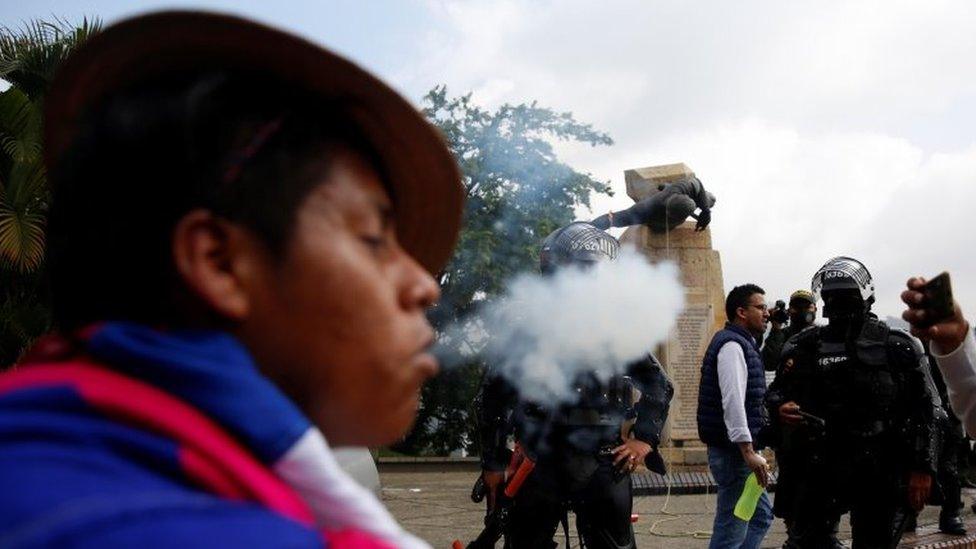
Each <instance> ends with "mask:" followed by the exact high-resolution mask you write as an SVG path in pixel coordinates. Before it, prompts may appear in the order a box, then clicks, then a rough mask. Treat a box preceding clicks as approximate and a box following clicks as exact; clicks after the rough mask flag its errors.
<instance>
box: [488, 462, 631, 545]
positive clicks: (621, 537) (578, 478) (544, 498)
mask: <svg viewBox="0 0 976 549" xmlns="http://www.w3.org/2000/svg"><path fill="white" fill-rule="evenodd" d="M569 508H572V510H573V511H574V512H575V513H576V523H577V529H578V530H579V535H580V536H581V537H582V538H583V543H584V544H585V547H587V549H633V548H636V545H635V543H634V529H633V526H632V525H631V523H630V514H631V511H632V509H633V491H632V487H631V482H630V475H629V474H623V475H621V474H617V473H616V472H615V467H614V466H613V463H612V459H611V457H610V456H579V455H577V456H563V459H548V460H546V461H540V462H539V463H538V464H537V465H536V468H535V470H533V471H532V474H531V475H530V476H529V478H528V480H527V481H526V483H525V484H524V485H523V486H522V489H521V490H519V493H518V494H517V495H516V496H515V501H514V504H513V506H512V508H511V511H510V515H509V522H508V529H507V532H506V534H505V547H506V548H508V549H545V548H548V547H555V546H556V543H555V542H554V541H553V538H554V537H555V535H556V531H557V528H558V527H559V524H560V522H561V519H562V518H563V517H564V516H566V511H567V509H569Z"/></svg>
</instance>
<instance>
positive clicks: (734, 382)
mask: <svg viewBox="0 0 976 549" xmlns="http://www.w3.org/2000/svg"><path fill="white" fill-rule="evenodd" d="M717 369H718V386H719V389H720V390H721V391H722V416H723V417H724V419H725V428H726V429H727V430H728V432H729V440H731V441H732V442H736V443H738V442H752V435H751V434H750V433H749V421H748V420H747V419H746V382H747V381H748V379H749V368H748V367H747V366H746V357H745V355H744V354H743V353H742V347H741V346H739V344H738V343H736V342H734V341H730V342H728V343H726V344H725V345H722V348H721V349H719V351H718V367H717Z"/></svg>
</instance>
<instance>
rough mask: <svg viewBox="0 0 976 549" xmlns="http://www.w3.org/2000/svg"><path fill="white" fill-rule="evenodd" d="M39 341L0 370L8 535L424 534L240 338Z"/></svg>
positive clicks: (292, 537)
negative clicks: (366, 482)
mask: <svg viewBox="0 0 976 549" xmlns="http://www.w3.org/2000/svg"><path fill="white" fill-rule="evenodd" d="M39 347H40V350H39V356H37V357H35V358H32V359H29V360H27V361H26V363H25V364H23V365H21V366H20V367H18V368H17V369H16V370H14V371H11V372H8V373H5V374H3V375H0V487H2V489H0V547H5V548H6V547H93V548H94V547H99V548H105V547H139V548H141V549H147V548H152V547H180V548H183V549H186V548H192V547H334V548H337V549H340V548H348V549H379V548H392V547H409V548H423V547H428V546H427V545H426V544H425V543H423V542H421V541H419V540H417V539H416V538H414V537H413V536H411V535H409V534H408V533H406V532H404V531H403V530H402V529H400V528H399V526H398V525H397V524H396V522H395V521H394V520H393V519H392V517H390V516H389V514H388V513H387V512H386V510H385V509H384V508H383V507H382V505H381V504H380V503H379V502H378V501H377V500H376V499H375V497H374V496H373V495H372V494H371V493H370V492H368V491H367V490H365V489H363V488H361V487H359V486H358V485H356V484H355V483H354V482H353V481H352V480H351V479H350V478H349V477H348V476H346V475H345V474H344V473H342V471H341V470H339V468H338V466H337V464H336V463H335V460H334V459H333V458H332V455H331V452H330V451H329V449H328V445H327V444H326V443H325V439H324V438H323V437H322V435H321V433H319V432H318V430H317V429H315V428H314V427H313V426H312V425H311V424H310V423H309V421H308V420H307V419H306V418H305V417H304V416H303V415H302V413H301V412H300V411H299V410H298V409H297V408H296V407H295V405H294V404H293V403H292V402H291V401H289V400H288V399H287V398H286V397H285V396H284V395H283V394H282V393H281V392H280V391H279V390H278V389H277V388H276V387H275V386H274V385H272V384H271V383H270V381H268V380H267V379H266V378H264V377H263V376H262V375H261V374H260V373H259V372H258V370H257V368H256V366H255V364H254V363H253V361H252V360H251V358H250V356H249V355H248V353H247V352H246V350H245V349H244V348H243V347H242V346H241V345H240V344H239V343H238V342H237V341H236V340H235V339H234V338H232V337H231V336H229V335H227V334H224V333H219V332H168V333H164V332H160V331H157V330H153V329H150V328H146V327H143V326H140V325H134V324H126V323H106V324H101V325H97V326H95V327H93V328H91V329H89V330H87V331H86V333H85V334H84V335H83V336H82V337H81V338H80V340H79V342H78V343H76V344H75V345H68V344H67V343H66V340H63V339H55V338H51V339H48V340H46V341H42V344H41V345H40V346H39ZM45 347H47V348H48V349H47V350H45V349H44V348H45ZM35 354H37V353H35Z"/></svg>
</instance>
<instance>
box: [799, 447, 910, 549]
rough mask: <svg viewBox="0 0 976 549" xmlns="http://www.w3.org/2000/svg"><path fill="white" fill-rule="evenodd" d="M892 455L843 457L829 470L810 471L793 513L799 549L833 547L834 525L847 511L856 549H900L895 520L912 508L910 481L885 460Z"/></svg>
mask: <svg viewBox="0 0 976 549" xmlns="http://www.w3.org/2000/svg"><path fill="white" fill-rule="evenodd" d="M886 455H888V454H882V453H873V452H872V453H870V454H862V456H863V458H859V457H858V456H856V455H853V456H852V455H850V454H848V455H843V456H840V455H839V456H835V457H834V459H831V460H829V461H827V462H826V463H824V462H821V463H820V464H819V465H826V467H824V468H818V469H817V470H811V469H807V471H806V472H807V474H806V475H805V476H804V482H802V483H800V485H799V486H798V487H797V494H796V499H795V505H796V507H795V508H794V510H793V513H792V516H793V524H792V529H791V534H792V537H793V538H794V539H795V543H796V546H798V547H801V548H803V549H821V548H829V547H831V543H832V540H831V539H830V538H831V532H832V530H833V528H834V524H836V521H837V520H838V519H839V518H840V516H841V515H842V514H844V513H845V512H847V511H849V512H850V514H851V517H850V518H851V537H852V538H853V546H854V548H855V549H876V548H877V549H882V548H888V547H893V546H894V545H895V543H896V541H897V540H896V535H895V525H896V524H895V523H896V521H895V517H896V515H897V514H898V512H899V511H900V510H903V509H904V508H905V502H906V496H905V491H904V490H905V482H904V480H905V479H904V478H902V477H903V476H904V473H903V471H902V469H901V468H899V467H895V466H893V465H892V464H890V463H885V461H884V459H879V458H883V456H886ZM898 537H900V533H899V535H898Z"/></svg>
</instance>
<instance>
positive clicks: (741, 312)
mask: <svg viewBox="0 0 976 549" xmlns="http://www.w3.org/2000/svg"><path fill="white" fill-rule="evenodd" d="M745 311H746V308H745V307H736V309H735V318H738V319H739V320H745V318H746V312H745Z"/></svg>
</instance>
